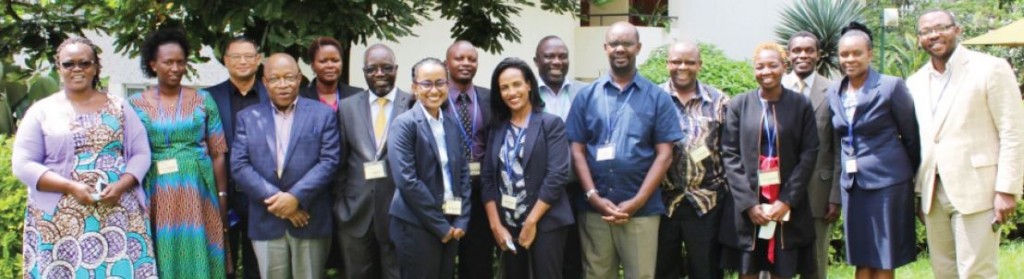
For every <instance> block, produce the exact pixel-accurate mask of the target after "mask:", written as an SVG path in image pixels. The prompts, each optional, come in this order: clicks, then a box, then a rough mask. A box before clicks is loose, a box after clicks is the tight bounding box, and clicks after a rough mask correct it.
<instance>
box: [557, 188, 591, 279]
mask: <svg viewBox="0 0 1024 279" xmlns="http://www.w3.org/2000/svg"><path fill="white" fill-rule="evenodd" d="M580 187H581V186H580V183H579V182H578V181H572V182H569V184H566V185H565V192H566V193H567V194H568V196H569V202H570V203H569V205H570V208H572V216H574V217H575V216H580V215H579V213H580V212H582V211H583V210H584V209H583V207H584V206H586V205H584V204H583V202H581V201H582V199H581V198H580V197H582V196H583V190H582V189H581V188H580ZM577 224H578V221H577V222H574V223H572V224H570V225H569V226H568V232H566V234H565V257H564V259H563V260H562V278H565V279H582V278H583V247H582V246H580V227H579V225H577Z"/></svg>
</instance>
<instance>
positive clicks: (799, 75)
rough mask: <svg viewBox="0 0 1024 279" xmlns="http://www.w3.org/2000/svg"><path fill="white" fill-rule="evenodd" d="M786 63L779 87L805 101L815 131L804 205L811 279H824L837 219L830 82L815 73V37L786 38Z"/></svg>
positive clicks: (804, 33) (797, 35) (817, 56)
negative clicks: (809, 222)
mask: <svg viewBox="0 0 1024 279" xmlns="http://www.w3.org/2000/svg"><path fill="white" fill-rule="evenodd" d="M786 47H787V51H789V64H790V65H792V67H793V71H791V72H790V73H788V74H786V75H785V76H782V86H784V87H786V88H788V89H790V90H793V91H796V92H797V93H800V94H802V95H804V96H807V98H808V99H811V106H813V107H814V119H815V122H816V123H817V129H818V130H817V131H818V155H817V159H816V161H815V162H816V163H814V170H813V173H812V174H811V180H810V181H808V182H807V206H808V207H810V208H811V215H812V216H814V234H815V236H817V237H816V238H815V239H814V252H815V253H817V255H818V256H817V257H815V265H816V267H817V268H816V269H815V271H816V273H815V274H814V276H809V277H811V278H825V275H826V271H828V257H826V256H827V255H828V246H829V242H830V241H831V240H832V238H831V237H830V236H831V235H832V223H834V222H835V221H836V220H837V219H839V213H840V211H842V210H841V209H840V207H839V184H838V183H835V179H837V178H835V177H834V176H835V175H836V174H838V173H837V168H838V166H836V160H835V158H836V146H835V145H834V142H833V130H832V112H831V111H829V106H828V87H829V86H831V85H832V81H831V80H829V79H828V78H825V77H824V76H822V75H821V74H818V73H817V72H815V71H816V70H817V67H818V60H820V59H821V53H820V52H819V51H818V37H817V36H815V35H814V34H812V33H810V32H807V31H800V32H796V33H793V35H791V36H789V44H788V46H786Z"/></svg>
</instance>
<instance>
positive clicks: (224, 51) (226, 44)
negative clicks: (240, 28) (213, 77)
mask: <svg viewBox="0 0 1024 279" xmlns="http://www.w3.org/2000/svg"><path fill="white" fill-rule="evenodd" d="M238 43H249V44H252V46H253V47H254V48H256V52H260V44H257V43H256V41H253V40H252V39H249V37H246V36H237V37H234V38H231V39H229V40H228V41H227V42H224V46H223V47H222V48H221V49H220V60H221V61H224V56H225V55H227V54H228V48H231V45H233V44H238Z"/></svg>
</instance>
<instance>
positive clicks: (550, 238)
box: [460, 226, 569, 279]
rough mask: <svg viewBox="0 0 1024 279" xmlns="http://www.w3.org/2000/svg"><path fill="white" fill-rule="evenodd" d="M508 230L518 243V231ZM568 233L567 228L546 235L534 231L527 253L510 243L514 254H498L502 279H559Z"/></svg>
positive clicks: (517, 243) (521, 247)
mask: <svg viewBox="0 0 1024 279" xmlns="http://www.w3.org/2000/svg"><path fill="white" fill-rule="evenodd" d="M508 229H509V233H510V234H512V237H513V238H514V239H519V229H513V228H508ZM568 231H569V227H568V226H566V227H561V228H557V229H554V230H550V231H546V232H542V231H539V230H538V231H537V236H536V237H535V238H534V240H533V245H532V246H531V247H530V250H526V248H524V247H523V246H520V245H519V242H518V241H512V243H513V245H515V246H516V253H515V254H513V253H512V252H511V251H506V252H501V263H502V269H503V270H502V271H503V273H504V274H505V277H504V278H524V279H526V278H531V279H558V278H562V259H563V258H564V257H565V236H566V233H568ZM460 278H461V277H460Z"/></svg>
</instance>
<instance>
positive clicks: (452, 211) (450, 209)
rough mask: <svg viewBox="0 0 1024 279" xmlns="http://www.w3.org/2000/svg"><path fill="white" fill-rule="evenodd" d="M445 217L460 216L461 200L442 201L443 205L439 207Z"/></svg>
mask: <svg viewBox="0 0 1024 279" xmlns="http://www.w3.org/2000/svg"><path fill="white" fill-rule="evenodd" d="M441 209H442V210H443V211H444V214H445V215H462V199H460V198H453V199H450V200H446V201H444V205H442V206H441Z"/></svg>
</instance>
